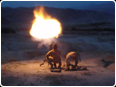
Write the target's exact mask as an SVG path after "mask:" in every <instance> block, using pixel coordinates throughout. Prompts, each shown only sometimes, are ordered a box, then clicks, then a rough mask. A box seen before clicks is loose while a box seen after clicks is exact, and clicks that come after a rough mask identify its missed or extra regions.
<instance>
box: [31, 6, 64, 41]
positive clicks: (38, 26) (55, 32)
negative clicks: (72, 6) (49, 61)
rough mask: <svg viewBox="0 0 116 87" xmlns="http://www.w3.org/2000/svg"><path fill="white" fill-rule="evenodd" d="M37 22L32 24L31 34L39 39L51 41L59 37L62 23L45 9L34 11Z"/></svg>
mask: <svg viewBox="0 0 116 87" xmlns="http://www.w3.org/2000/svg"><path fill="white" fill-rule="evenodd" d="M34 16H35V20H34V22H33V24H32V28H31V30H30V34H31V35H32V36H33V37H35V38H37V39H49V38H54V37H58V36H59V34H61V31H62V27H61V24H60V22H59V21H58V20H57V19H55V18H52V17H51V16H50V15H48V14H47V13H46V12H45V11H44V7H40V8H39V9H37V8H36V9H35V10H34Z"/></svg>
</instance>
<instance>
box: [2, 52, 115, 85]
mask: <svg viewBox="0 0 116 87" xmlns="http://www.w3.org/2000/svg"><path fill="white" fill-rule="evenodd" d="M81 55H84V54H81ZM43 59H44V56H40V57H36V58H35V59H32V60H24V61H10V62H8V63H4V64H2V66H1V76H2V77H1V83H2V85H4V86H113V85H114V84H115V68H113V67H110V68H112V69H109V68H107V67H104V63H103V62H102V60H103V59H102V58H97V57H95V58H84V56H82V61H81V62H79V64H78V66H84V67H86V68H87V70H76V71H65V70H64V69H65V67H64V66H63V65H64V64H65V61H64V58H62V69H61V72H51V71H50V70H51V69H50V66H48V64H47V63H45V64H44V65H42V66H41V67H40V63H42V60H43ZM107 59H108V58H107ZM110 59H111V58H110ZM113 60H114V59H113ZM72 64H73V62H72Z"/></svg>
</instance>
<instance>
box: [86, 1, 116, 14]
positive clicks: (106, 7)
mask: <svg viewBox="0 0 116 87" xmlns="http://www.w3.org/2000/svg"><path fill="white" fill-rule="evenodd" d="M85 9H89V10H94V11H104V12H108V13H112V14H115V3H114V2H113V1H112V2H111V1H110V2H108V3H104V4H99V5H97V4H90V5H88V6H86V8H85Z"/></svg>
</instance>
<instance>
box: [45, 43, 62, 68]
mask: <svg viewBox="0 0 116 87" xmlns="http://www.w3.org/2000/svg"><path fill="white" fill-rule="evenodd" d="M50 56H51V57H52V58H53V62H54V66H55V68H56V63H58V64H59V66H58V68H61V57H60V56H61V51H60V50H59V49H57V45H56V44H54V45H53V49H52V50H50V51H49V52H48V53H47V54H46V57H47V58H49V57H50ZM51 68H53V64H51Z"/></svg>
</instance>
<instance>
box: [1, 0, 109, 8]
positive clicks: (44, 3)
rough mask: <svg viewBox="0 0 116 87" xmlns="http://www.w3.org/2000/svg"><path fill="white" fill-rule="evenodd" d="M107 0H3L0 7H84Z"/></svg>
mask: <svg viewBox="0 0 116 87" xmlns="http://www.w3.org/2000/svg"><path fill="white" fill-rule="evenodd" d="M104 3H108V1H3V2H2V3H1V7H12V8H16V7H35V6H41V5H42V6H47V7H55V8H80V9H81V8H82V9H83V8H86V6H88V5H91V4H97V5H99V4H104Z"/></svg>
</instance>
